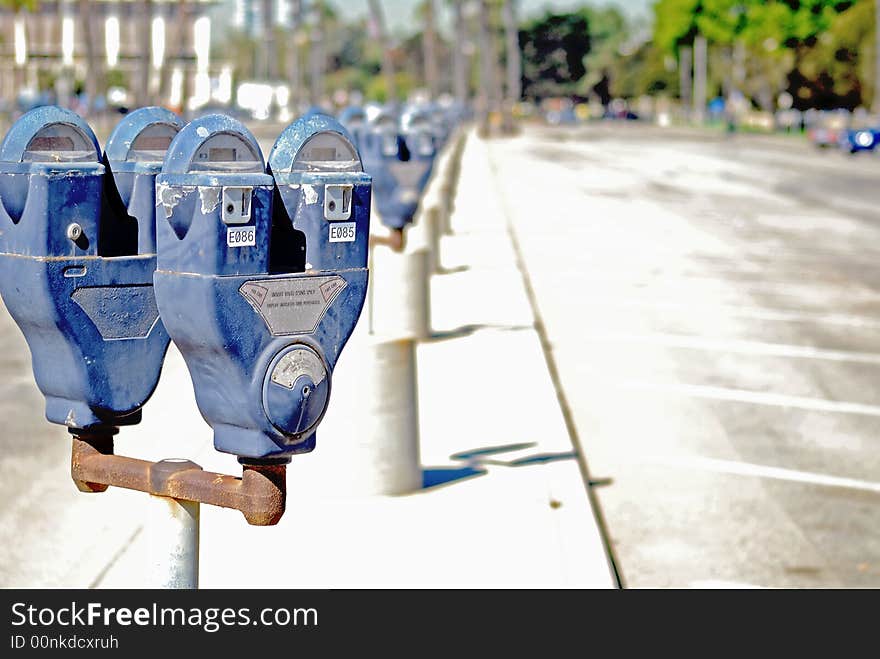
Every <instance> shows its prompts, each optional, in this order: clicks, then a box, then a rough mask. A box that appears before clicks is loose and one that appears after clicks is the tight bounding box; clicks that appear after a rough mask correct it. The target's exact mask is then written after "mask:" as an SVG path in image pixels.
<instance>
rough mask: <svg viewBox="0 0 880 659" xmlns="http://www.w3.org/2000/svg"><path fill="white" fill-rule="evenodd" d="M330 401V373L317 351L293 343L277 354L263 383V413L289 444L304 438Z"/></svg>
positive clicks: (319, 418)
mask: <svg viewBox="0 0 880 659" xmlns="http://www.w3.org/2000/svg"><path fill="white" fill-rule="evenodd" d="M329 398H330V374H329V373H328V371H327V367H326V365H325V364H324V361H323V360H322V359H321V357H320V356H319V355H318V353H317V352H315V351H314V350H312V349H311V348H310V347H308V346H306V345H303V344H294V345H291V346H288V347H286V348H284V349H283V350H282V351H281V352H279V353H278V354H277V355H276V356H275V358H274V359H273V360H272V362H271V363H270V364H269V368H268V370H267V372H266V377H265V380H264V382H263V410H264V412H265V413H266V417H267V418H268V419H269V421H270V422H271V423H272V425H273V426H275V428H277V429H278V430H279V431H281V432H282V433H284V434H285V435H288V436H290V437H291V443H295V442H297V441H300V440H302V439H305V438H306V437H308V435H310V434H311V433H312V431H313V430H314V429H315V427H316V426H317V425H318V422H319V421H320V420H321V418H322V417H323V416H324V412H325V410H326V409H327V403H328V401H329Z"/></svg>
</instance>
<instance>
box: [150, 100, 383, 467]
mask: <svg viewBox="0 0 880 659" xmlns="http://www.w3.org/2000/svg"><path fill="white" fill-rule="evenodd" d="M331 125H332V126H334V127H336V126H338V124H336V122H335V120H333V119H332V118H330V117H327V116H326V115H312V116H309V117H303V118H301V119H299V120H297V121H296V122H294V123H293V124H292V125H291V126H290V127H288V128H287V129H286V130H285V131H284V132H283V133H282V134H281V136H280V137H279V138H278V141H277V142H276V144H275V147H274V148H273V150H272V155H271V157H270V164H271V171H272V175H269V174H267V173H266V172H265V165H264V162H263V156H262V154H261V152H260V148H259V146H258V144H257V142H256V140H255V139H254V137H253V136H252V135H251V134H250V132H249V131H248V130H247V128H245V126H244V125H242V124H241V123H239V122H237V121H235V120H234V119H231V118H229V117H224V116H222V115H209V116H206V117H202V118H200V119H197V120H195V121H193V122H192V123H190V124H188V125H187V126H186V127H185V128H184V129H183V130H181V131H180V133H179V134H178V135H177V137H176V138H175V139H174V141H173V142H172V144H171V147H170V149H169V151H168V154H167V156H166V159H165V163H164V165H163V169H162V173H161V174H160V175H159V177H158V178H157V195H158V205H157V211H156V212H157V217H156V222H157V241H158V253H159V257H158V267H157V270H156V275H155V283H156V297H157V301H158V303H159V309H160V310H161V312H162V317H163V319H164V322H165V324H166V327H168V331H169V333H170V334H171V337H172V339H173V340H174V342H175V344H176V345H177V346H178V348H179V349H180V352H181V354H182V355H183V357H184V359H185V360H186V363H187V367H188V368H189V371H190V374H191V375H192V379H193V385H194V387H195V393H196V400H197V402H198V405H199V409H200V411H201V413H202V416H203V417H204V418H205V420H206V421H207V422H208V424H209V425H211V426H212V428H213V429H214V446H215V448H217V449H218V450H220V451H224V452H227V453H232V454H235V455H237V456H238V457H239V460H240V461H241V462H243V463H259V462H266V461H270V462H271V461H282V462H286V461H287V460H289V456H291V455H293V454H297V453H304V452H308V451H311V450H312V449H313V448H314V447H315V429H316V428H317V426H318V424H319V423H320V421H321V419H322V418H323V415H324V412H325V411H326V409H327V405H328V402H329V395H330V380H331V374H332V371H333V367H334V366H335V364H336V361H337V359H338V357H339V353H340V352H341V350H342V348H343V346H344V345H345V342H346V341H347V339H348V337H349V335H350V334H351V332H352V330H353V328H354V325H355V323H356V321H357V318H358V315H359V313H360V310H361V307H362V306H363V302H364V298H365V294H366V284H367V271H366V261H367V257H366V255H367V247H366V241H367V238H368V230H369V226H368V223H369V178H368V177H366V176H365V175H364V174H363V173H362V171H361V167H360V159H359V158H358V157H357V152H356V150H355V149H354V147H353V145H352V144H351V141H350V140H349V139H348V138H347V137H346V136H345V135H344V133H342V132H341V128H340V129H339V131H340V132H338V131H334V130H331V129H330V128H329V127H330V126H331ZM273 177H274V178H273Z"/></svg>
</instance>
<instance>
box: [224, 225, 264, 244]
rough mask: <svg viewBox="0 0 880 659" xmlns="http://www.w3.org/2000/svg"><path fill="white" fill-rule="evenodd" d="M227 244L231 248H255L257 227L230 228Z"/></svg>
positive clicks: (227, 231)
mask: <svg viewBox="0 0 880 659" xmlns="http://www.w3.org/2000/svg"><path fill="white" fill-rule="evenodd" d="M226 244H227V245H228V246H229V247H255V246H256V244H257V228H256V227H229V228H227V229H226Z"/></svg>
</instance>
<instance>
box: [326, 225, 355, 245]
mask: <svg viewBox="0 0 880 659" xmlns="http://www.w3.org/2000/svg"><path fill="white" fill-rule="evenodd" d="M356 226H357V225H356V224H355V223H354V222H333V223H331V224H330V242H331V243H353V242H354V239H355V236H356V234H357V231H356V230H355V227H356Z"/></svg>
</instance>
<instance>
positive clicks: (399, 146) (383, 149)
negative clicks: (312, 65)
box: [339, 107, 448, 232]
mask: <svg viewBox="0 0 880 659" xmlns="http://www.w3.org/2000/svg"><path fill="white" fill-rule="evenodd" d="M339 120H340V121H341V122H342V124H343V125H345V126H346V128H348V129H349V131H350V132H351V134H352V135H353V136H354V139H355V140H356V142H357V146H358V149H359V151H360V153H361V157H362V158H363V164H364V169H365V170H366V171H367V172H368V173H369V174H370V175H371V176H372V178H373V200H374V203H375V207H376V210H377V211H378V213H379V217H380V219H381V220H382V223H383V224H384V225H385V226H386V227H387V228H389V229H391V230H392V231H395V232H402V231H403V229H404V228H405V227H406V226H407V225H409V224H411V223H412V221H413V219H414V217H415V214H416V210H417V209H418V205H419V200H420V199H421V196H422V193H423V192H424V189H425V186H426V185H427V183H428V180H429V179H430V177H431V171H432V167H433V165H434V159H435V157H436V155H437V153H438V151H439V150H440V148H441V147H442V145H443V141H444V140H445V139H446V136H447V135H448V132H447V130H446V128H445V127H444V126H445V124H443V123H441V122H440V121H438V113H437V112H436V110H432V109H430V108H414V109H412V110H409V111H405V112H403V113H398V112H397V111H395V110H394V109H393V108H390V109H389V108H385V109H381V110H380V111H379V112H377V113H375V114H374V115H373V116H368V113H367V112H366V110H364V109H363V108H360V107H349V108H346V109H345V110H344V111H343V112H342V113H341V114H340V115H339Z"/></svg>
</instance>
